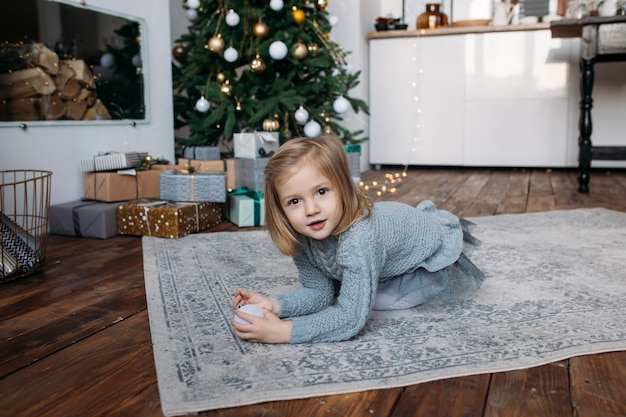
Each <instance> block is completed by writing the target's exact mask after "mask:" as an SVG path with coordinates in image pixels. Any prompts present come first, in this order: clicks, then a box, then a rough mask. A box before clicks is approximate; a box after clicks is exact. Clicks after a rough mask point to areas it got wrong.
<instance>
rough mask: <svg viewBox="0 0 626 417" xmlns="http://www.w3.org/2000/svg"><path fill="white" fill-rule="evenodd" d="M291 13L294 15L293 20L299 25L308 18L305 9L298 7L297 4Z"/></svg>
mask: <svg viewBox="0 0 626 417" xmlns="http://www.w3.org/2000/svg"><path fill="white" fill-rule="evenodd" d="M291 15H292V16H293V21H294V22H296V24H298V25H301V24H303V23H304V21H305V20H306V14H305V13H304V10H302V9H298V8H297V7H295V6H294V8H293V10H292V12H291Z"/></svg>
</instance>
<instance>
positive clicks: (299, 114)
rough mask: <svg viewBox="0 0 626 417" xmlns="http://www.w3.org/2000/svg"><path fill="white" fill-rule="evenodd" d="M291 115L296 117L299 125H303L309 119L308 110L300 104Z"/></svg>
mask: <svg viewBox="0 0 626 417" xmlns="http://www.w3.org/2000/svg"><path fill="white" fill-rule="evenodd" d="M293 117H294V118H295V119H296V122H298V124H299V125H303V124H305V123H306V121H307V120H309V112H308V111H306V109H305V108H304V107H302V106H300V108H299V109H298V110H296V112H295V113H294V114H293Z"/></svg>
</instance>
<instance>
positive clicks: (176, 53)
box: [172, 45, 185, 61]
mask: <svg viewBox="0 0 626 417" xmlns="http://www.w3.org/2000/svg"><path fill="white" fill-rule="evenodd" d="M184 53H185V47H184V46H182V45H176V46H174V49H172V56H173V57H174V59H175V60H176V61H180V58H181V57H182V56H183V54H184Z"/></svg>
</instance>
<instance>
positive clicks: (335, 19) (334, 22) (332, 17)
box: [328, 14, 339, 26]
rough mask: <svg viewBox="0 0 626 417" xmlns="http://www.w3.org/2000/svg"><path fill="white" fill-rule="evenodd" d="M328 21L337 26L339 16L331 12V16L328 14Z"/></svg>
mask: <svg viewBox="0 0 626 417" xmlns="http://www.w3.org/2000/svg"><path fill="white" fill-rule="evenodd" d="M328 23H330V25H331V26H335V25H336V24H337V23H339V18H338V17H337V16H335V15H334V14H331V15H330V16H328Z"/></svg>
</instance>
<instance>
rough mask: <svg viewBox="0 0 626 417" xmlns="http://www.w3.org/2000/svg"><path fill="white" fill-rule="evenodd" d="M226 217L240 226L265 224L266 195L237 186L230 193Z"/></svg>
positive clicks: (225, 209)
mask: <svg viewBox="0 0 626 417" xmlns="http://www.w3.org/2000/svg"><path fill="white" fill-rule="evenodd" d="M224 212H225V213H224V217H226V218H227V219H228V220H229V221H230V222H232V223H234V224H236V225H237V226H238V227H253V226H265V196H264V194H263V193H261V192H258V191H251V190H248V189H247V188H237V189H235V190H233V191H231V192H229V193H228V200H227V202H226V204H225V206H224Z"/></svg>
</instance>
